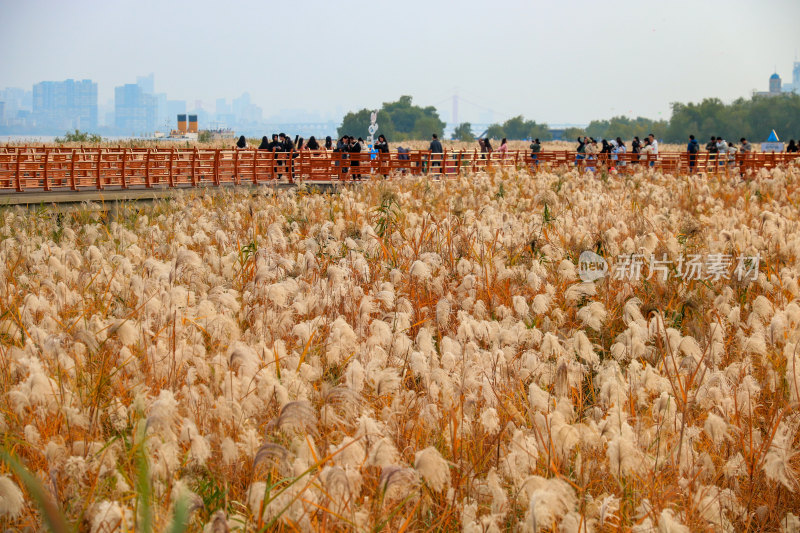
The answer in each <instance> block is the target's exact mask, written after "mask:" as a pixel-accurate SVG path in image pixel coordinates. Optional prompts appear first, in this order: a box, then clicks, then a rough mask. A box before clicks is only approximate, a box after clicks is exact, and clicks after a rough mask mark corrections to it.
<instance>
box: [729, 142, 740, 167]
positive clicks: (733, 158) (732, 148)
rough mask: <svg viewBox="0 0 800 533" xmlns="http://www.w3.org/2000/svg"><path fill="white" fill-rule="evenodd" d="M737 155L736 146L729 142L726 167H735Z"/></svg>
mask: <svg viewBox="0 0 800 533" xmlns="http://www.w3.org/2000/svg"><path fill="white" fill-rule="evenodd" d="M737 153H739V149H738V148H736V145H735V144H733V141H731V142H730V143H729V144H728V166H729V167H732V166H735V165H736V154H737Z"/></svg>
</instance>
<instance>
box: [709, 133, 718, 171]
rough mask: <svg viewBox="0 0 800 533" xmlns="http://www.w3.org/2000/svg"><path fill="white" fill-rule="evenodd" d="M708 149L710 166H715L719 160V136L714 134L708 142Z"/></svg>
mask: <svg viewBox="0 0 800 533" xmlns="http://www.w3.org/2000/svg"><path fill="white" fill-rule="evenodd" d="M706 151H707V152H708V166H709V167H713V166H714V165H715V164H716V160H717V138H716V137H714V136H713V135H712V136H711V140H710V141H708V142H707V143H706Z"/></svg>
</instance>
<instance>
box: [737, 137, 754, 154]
mask: <svg viewBox="0 0 800 533" xmlns="http://www.w3.org/2000/svg"><path fill="white" fill-rule="evenodd" d="M739 142H740V143H742V146H740V147H739V153H741V154H749V153H751V152H752V151H753V145H752V144H750V142H748V140H747V139H745V138H744V137H742V138H741V139H739Z"/></svg>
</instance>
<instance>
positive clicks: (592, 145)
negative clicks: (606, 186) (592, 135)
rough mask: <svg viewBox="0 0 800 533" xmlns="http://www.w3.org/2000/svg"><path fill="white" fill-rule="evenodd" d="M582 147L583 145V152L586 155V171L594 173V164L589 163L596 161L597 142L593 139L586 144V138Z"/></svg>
mask: <svg viewBox="0 0 800 533" xmlns="http://www.w3.org/2000/svg"><path fill="white" fill-rule="evenodd" d="M583 145H584V148H583V151H584V153H585V154H586V170H589V171H591V172H594V171H595V166H594V163H589V161H594V160H595V159H597V153H598V152H599V151H600V150H599V149H598V148H597V141H596V140H594V139H589V140H588V142H587V140H586V138H584V141H583Z"/></svg>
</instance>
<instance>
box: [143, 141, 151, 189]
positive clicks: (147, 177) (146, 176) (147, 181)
mask: <svg viewBox="0 0 800 533" xmlns="http://www.w3.org/2000/svg"><path fill="white" fill-rule="evenodd" d="M144 186H145V187H147V188H148V189H149V188H150V187H151V184H150V148H148V149H147V154H145V156H144Z"/></svg>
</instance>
